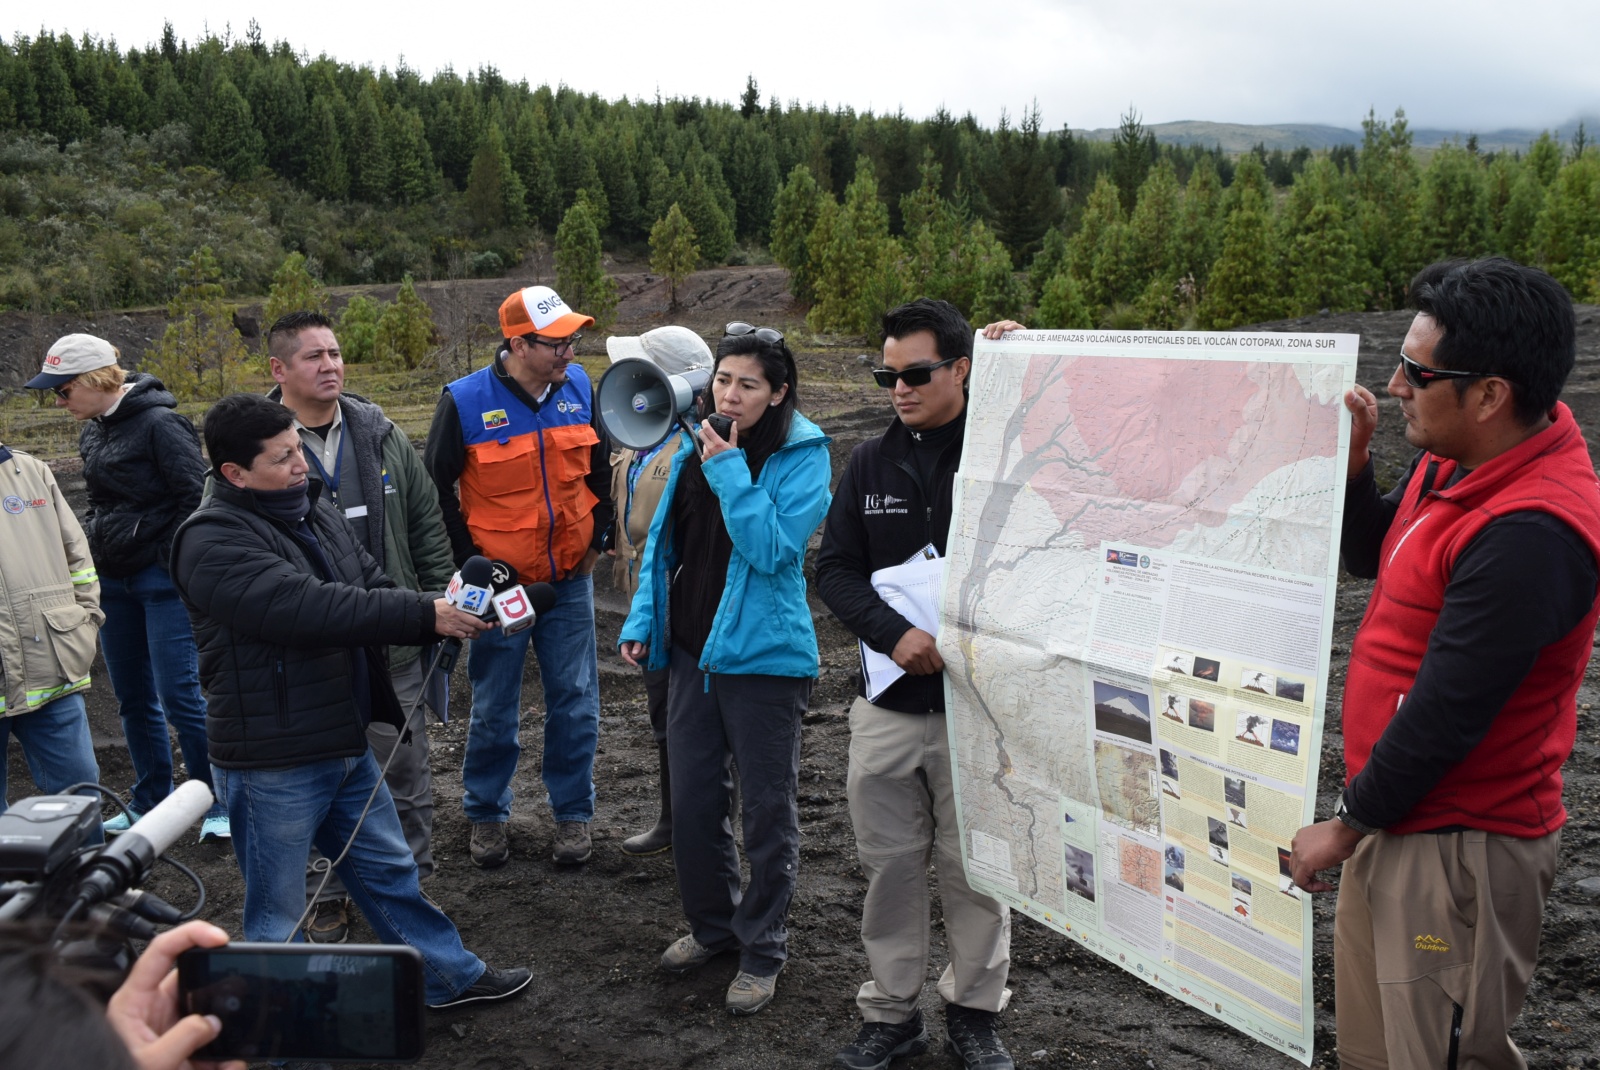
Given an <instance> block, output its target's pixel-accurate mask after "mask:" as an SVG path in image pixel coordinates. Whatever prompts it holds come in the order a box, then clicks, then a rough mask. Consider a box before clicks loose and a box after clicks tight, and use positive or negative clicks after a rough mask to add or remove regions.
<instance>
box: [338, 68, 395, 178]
mask: <svg viewBox="0 0 1600 1070" xmlns="http://www.w3.org/2000/svg"><path fill="white" fill-rule="evenodd" d="M383 127H384V122H383V112H382V111H381V110H379V107H378V95H377V93H375V92H374V91H373V83H372V82H371V80H370V79H369V80H368V81H367V82H366V83H365V84H363V85H362V87H361V92H360V93H358V94H357V95H356V102H355V107H354V108H352V109H351V115H350V137H349V139H348V142H347V143H346V145H345V154H344V158H345V166H346V167H348V168H349V169H350V196H352V197H354V198H355V199H356V200H358V201H366V202H367V203H368V204H382V203H383V202H384V200H385V199H387V197H388V196H389V147H388V145H387V144H385V143H384V136H383V134H384V130H383Z"/></svg>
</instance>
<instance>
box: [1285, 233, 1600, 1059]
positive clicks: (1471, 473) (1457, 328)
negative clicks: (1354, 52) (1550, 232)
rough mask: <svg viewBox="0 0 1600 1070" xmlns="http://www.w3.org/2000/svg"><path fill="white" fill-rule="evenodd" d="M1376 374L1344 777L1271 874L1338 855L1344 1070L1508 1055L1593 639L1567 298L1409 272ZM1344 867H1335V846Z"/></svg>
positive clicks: (1359, 392)
mask: <svg viewBox="0 0 1600 1070" xmlns="http://www.w3.org/2000/svg"><path fill="white" fill-rule="evenodd" d="M1411 302H1412V304H1413V306H1414V307H1415V308H1416V309H1417V310H1418V311H1417V317H1416V319H1415V321H1413V323H1412V325H1411V329H1410V331H1409V332H1408V333H1407V334H1406V340H1405V344H1404V347H1403V348H1402V349H1401V352H1400V367H1399V368H1398V369H1397V370H1396V371H1395V373H1394V375H1393V376H1392V377H1391V378H1390V380H1389V385H1388V390H1389V393H1390V394H1391V395H1393V396H1394V397H1396V398H1398V399H1399V401H1400V411H1401V414H1402V415H1403V416H1404V417H1405V421H1406V440H1407V441H1408V442H1410V443H1411V444H1412V445H1414V446H1417V447H1419V449H1420V452H1419V453H1418V454H1417V456H1416V458H1415V459H1414V460H1413V461H1412V462H1411V467H1410V469H1409V470H1408V471H1407V473H1406V475H1405V476H1404V478H1402V479H1401V480H1400V483H1399V485H1397V486H1396V487H1395V488H1394V489H1393V490H1392V491H1390V492H1389V493H1388V494H1382V495H1380V493H1379V490H1378V487H1377V485H1376V483H1375V482H1374V479H1373V465H1372V459H1371V456H1370V454H1369V452H1368V445H1369V443H1370V442H1371V440H1372V431H1373V428H1374V426H1375V425H1376V423H1377V417H1378V404H1377V400H1376V399H1375V398H1374V397H1373V396H1372V394H1371V393H1370V392H1368V391H1367V390H1365V389H1364V388H1362V387H1359V386H1358V387H1356V388H1355V389H1354V390H1352V391H1351V392H1350V393H1348V394H1346V395H1345V405H1346V406H1347V407H1348V408H1349V409H1350V411H1351V413H1352V420H1351V434H1350V472H1349V478H1350V481H1349V483H1348V485H1347V487H1346V491H1345V513H1344V522H1343V532H1342V536H1341V545H1340V552H1341V556H1342V557H1343V560H1344V564H1345V567H1346V568H1347V569H1348V570H1349V571H1350V572H1351V573H1353V574H1355V575H1357V576H1363V577H1376V579H1377V583H1376V584H1375V585H1374V587H1373V590H1372V598H1371V601H1370V602H1369V604H1368V606H1367V614H1366V617H1365V618H1364V619H1363V621H1362V623H1361V629H1360V631H1359V632H1358V633H1357V635H1356V639H1355V643H1354V645H1353V646H1352V648H1351V651H1350V668H1349V671H1348V674H1347V676H1346V679H1345V691H1344V736H1345V769H1346V776H1347V780H1346V782H1345V788H1344V794H1343V795H1342V797H1341V798H1340V800H1339V805H1338V809H1337V811H1336V812H1335V816H1334V818H1333V819H1332V820H1328V821H1322V822H1319V823H1317V824H1315V825H1310V826H1307V827H1306V828H1303V829H1301V830H1300V831H1299V832H1298V833H1297V834H1296V835H1295V838H1294V844H1293V856H1292V858H1291V862H1290V864H1291V867H1292V871H1293V879H1294V882H1295V883H1296V884H1297V885H1299V886H1300V887H1301V888H1303V889H1305V890H1306V891H1310V892H1321V891H1327V890H1329V889H1330V887H1331V886H1330V885H1329V884H1327V883H1326V882H1325V881H1322V880H1319V879H1317V876H1316V874H1317V871H1318V870H1321V869H1324V868H1326V867H1329V866H1333V865H1337V864H1338V863H1340V862H1345V867H1344V874H1343V877H1342V880H1341V883H1340V889H1339V904H1338V914H1337V921H1336V923H1335V928H1334V998H1335V1004H1336V1011H1337V1020H1338V1044H1339V1060H1340V1064H1341V1066H1343V1067H1346V1068H1359V1070H1366V1068H1378V1067H1384V1068H1387V1067H1395V1068H1410V1067H1454V1066H1461V1067H1469V1066H1473V1067H1497V1068H1519V1067H1525V1066H1526V1065H1527V1064H1526V1062H1525V1061H1524V1060H1523V1058H1522V1055H1521V1053H1520V1052H1519V1051H1518V1050H1517V1046H1516V1045H1515V1044H1514V1043H1513V1042H1512V1041H1511V1038H1510V1037H1509V1035H1508V1030H1509V1028H1510V1026H1511V1023H1512V1022H1513V1021H1514V1020H1515V1019H1516V1017H1517V1015H1518V1013H1520V1011H1521V1009H1522V1001H1523V998H1524V996H1525V995H1526V993H1527V989H1528V982H1529V980H1530V978H1531V977H1532V975H1533V967H1534V959H1535V956H1536V955H1537V952H1538V948H1539V926H1540V920H1541V915H1542V913H1543V907H1544V900H1545V897H1546V895H1547V894H1548V893H1549V891H1550V885H1551V882H1552V881H1553V880H1554V877H1555V870H1556V854H1557V850H1558V848H1559V846H1560V840H1561V827H1562V825H1563V824H1564V823H1565V822H1566V817H1567V815H1566V810H1565V809H1563V807H1562V805H1561V766H1562V763H1564V762H1565V761H1566V759H1567V756H1568V755H1569V754H1570V753H1571V752H1572V745H1573V740H1574V738H1575V736H1576V732H1577V708H1576V695H1577V691H1578V685H1579V683H1580V682H1581V681H1582V679H1583V674H1584V669H1585V667H1586V666H1587V664H1588V661H1589V653H1590V650H1591V648H1592V646H1593V643H1594V630H1595V620H1596V616H1597V614H1600V606H1597V603H1596V599H1595V595H1596V584H1597V580H1600V570H1597V567H1596V561H1597V559H1600V484H1597V482H1596V479H1595V471H1594V467H1593V464H1592V463H1591V461H1590V458H1589V451H1588V447H1587V445H1586V443H1585V442H1584V439H1583V435H1582V433H1581V432H1580V431H1579V430H1578V427H1577V424H1576V423H1574V421H1573V418H1572V412H1571V411H1570V410H1569V409H1568V408H1567V407H1566V406H1565V405H1563V404H1561V403H1560V402H1559V401H1557V400H1556V399H1557V397H1558V396H1559V395H1560V393H1561V388H1562V386H1563V384H1565V382H1566V379H1567V375H1568V374H1569V373H1570V372H1571V371H1572V367H1573V363H1574V358H1575V344H1574V334H1575V327H1574V323H1573V312H1572V301H1571V299H1570V298H1569V297H1568V296H1567V293H1566V291H1565V290H1563V289H1562V288H1561V286H1560V284H1559V283H1557V282H1556V281H1555V280H1554V279H1552V278H1551V277H1550V276H1549V275H1546V274H1545V273H1544V272H1542V271H1536V270H1534V269H1532V268H1525V267H1521V266H1519V265H1517V264H1514V263H1512V262H1511V261H1509V260H1504V259H1499V258H1494V259H1488V260H1477V261H1472V262H1462V261H1453V262H1447V263H1441V264H1434V265H1433V266H1431V267H1428V268H1425V269H1423V271H1422V272H1421V273H1420V274H1418V275H1417V277H1416V278H1415V279H1413V280H1412V283H1411ZM1346 859H1348V862H1346Z"/></svg>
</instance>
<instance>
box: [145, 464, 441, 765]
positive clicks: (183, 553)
mask: <svg viewBox="0 0 1600 1070" xmlns="http://www.w3.org/2000/svg"><path fill="white" fill-rule="evenodd" d="M320 489H321V484H320V483H316V482H313V483H312V484H311V488H310V494H311V513H310V515H309V516H307V517H306V522H307V523H308V524H310V525H311V528H312V530H313V531H314V532H315V533H316V537H317V542H318V543H319V544H320V546H321V548H322V552H323V555H324V556H325V557H326V558H327V561H328V565H329V567H331V569H332V570H333V575H334V577H335V579H334V580H333V581H332V582H329V581H327V580H324V579H323V578H322V576H321V575H320V570H319V568H318V567H317V565H316V564H315V563H313V561H312V559H311V555H310V551H309V550H308V548H307V546H306V544H305V543H303V542H301V541H300V540H299V539H297V538H296V537H295V536H294V534H293V533H292V532H291V531H290V530H289V528H288V526H287V525H285V524H284V523H283V522H282V521H280V520H277V519H274V518H273V517H271V516H268V515H267V514H265V513H263V512H261V511H260V510H259V509H258V508H257V507H256V503H255V498H254V496H253V495H251V494H250V493H249V492H248V491H243V490H240V489H238V488H237V487H234V486H233V485H231V484H229V483H226V482H224V481H222V480H217V481H214V482H213V484H212V492H211V497H209V498H207V499H206V501H205V502H204V504H202V505H201V506H200V508H199V509H197V510H196V511H195V513H194V515H193V516H191V517H189V519H188V520H186V521H184V522H183V524H182V526H181V527H179V528H178V533H177V536H176V537H175V538H174V540H173V545H172V580H173V583H174V584H175V585H176V586H177V588H178V593H179V594H180V595H182V597H183V601H184V604H185V605H186V606H188V609H189V618H190V620H191V621H192V622H193V624H194V638H195V645H196V646H197V647H198V648H199V651H200V682H201V683H202V684H203V685H204V686H205V689H206V739H207V741H208V743H209V751H210V754H211V761H212V763H213V764H215V765H219V766H222V767H224V768H227V769H249V768H268V769H271V768H292V767H293V766H297V765H305V764H307V763H309V762H314V761H321V760H323V759H326V758H350V757H355V756H356V755H359V754H362V753H364V752H365V751H366V749H367V734H366V730H365V725H366V722H367V720H368V717H367V714H368V713H370V719H371V720H374V721H384V722H387V723H389V724H393V725H396V726H398V725H400V724H402V723H403V722H402V712H403V711H402V710H401V708H400V703H399V702H398V700H396V698H395V694H394V686H393V684H392V683H391V682H390V680H389V671H388V659H387V658H386V657H385V656H384V653H385V652H384V649H383V648H384V647H385V646H386V645H387V644H390V643H400V644H421V643H423V642H427V641H429V640H430V639H431V637H432V636H433V626H434V613H433V602H432V599H431V598H430V597H429V596H428V595H425V594H419V593H418V592H416V591H409V590H406V589H404V588H401V587H396V586H395V585H394V581H392V580H391V579H389V577H388V576H386V575H384V573H383V570H382V569H380V568H379V567H378V563H377V562H376V561H375V560H373V558H372V555H371V554H369V553H367V551H366V548H365V547H363V546H362V545H361V541H360V540H359V539H358V538H356V533H355V529H354V528H352V527H351V526H350V524H349V522H348V521H346V520H345V518H344V517H343V516H341V515H339V512H338V511H337V510H336V509H334V507H333V506H332V505H330V504H329V503H327V502H325V501H322V500H320V498H319V496H318V492H319V491H320ZM354 648H361V649H362V650H364V652H365V655H366V656H365V658H364V659H363V658H357V657H355V656H354V655H355V649H354ZM363 660H364V661H365V663H366V671H367V679H366V680H365V681H358V680H357V679H356V678H355V672H356V668H357V666H358V665H360V664H361V662H362V661H363ZM363 685H365V686H363ZM358 696H369V697H370V701H371V709H370V711H367V710H363V709H362V708H361V699H360V697H358Z"/></svg>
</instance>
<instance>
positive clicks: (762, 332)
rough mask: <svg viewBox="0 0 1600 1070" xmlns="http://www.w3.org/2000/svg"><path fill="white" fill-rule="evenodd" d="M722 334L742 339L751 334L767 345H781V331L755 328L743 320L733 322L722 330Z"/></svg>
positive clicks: (769, 328)
mask: <svg viewBox="0 0 1600 1070" xmlns="http://www.w3.org/2000/svg"><path fill="white" fill-rule="evenodd" d="M722 333H723V334H726V335H728V336H730V337H732V338H742V337H744V336H745V335H747V334H753V335H755V336H756V337H757V338H759V339H761V340H762V341H763V342H765V343H767V344H768V345H774V346H775V345H781V344H783V332H782V331H775V330H773V329H772V328H771V327H756V326H753V325H751V324H748V323H746V322H744V321H743V320H734V321H733V322H732V323H730V324H728V325H727V326H726V327H724V328H723V329H722Z"/></svg>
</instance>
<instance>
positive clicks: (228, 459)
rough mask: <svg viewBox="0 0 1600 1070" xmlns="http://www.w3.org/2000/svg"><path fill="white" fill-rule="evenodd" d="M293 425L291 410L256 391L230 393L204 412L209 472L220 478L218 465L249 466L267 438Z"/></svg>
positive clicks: (220, 468)
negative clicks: (209, 464) (209, 460)
mask: <svg viewBox="0 0 1600 1070" xmlns="http://www.w3.org/2000/svg"><path fill="white" fill-rule="evenodd" d="M293 426H294V413H293V412H292V411H291V410H289V409H288V408H285V407H284V406H283V405H280V404H278V403H277V402H276V401H272V400H269V399H268V398H265V397H262V396H261V395H260V394H230V395H228V396H227V397H225V398H223V399H222V400H220V401H218V402H217V403H216V404H215V405H213V406H211V408H210V410H209V411H208V412H207V413H206V422H205V439H206V454H207V455H208V456H209V457H210V458H211V471H212V472H214V473H216V476H217V478H218V479H222V478H224V477H223V475H222V466H223V465H225V464H229V463H232V464H236V465H238V466H239V467H240V468H249V467H250V466H251V465H253V464H255V461H256V458H257V457H259V456H260V455H261V451H262V449H263V448H264V444H265V443H266V441H267V439H269V438H273V437H275V436H277V435H281V434H283V432H285V431H287V430H288V429H289V428H291V427H293Z"/></svg>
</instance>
